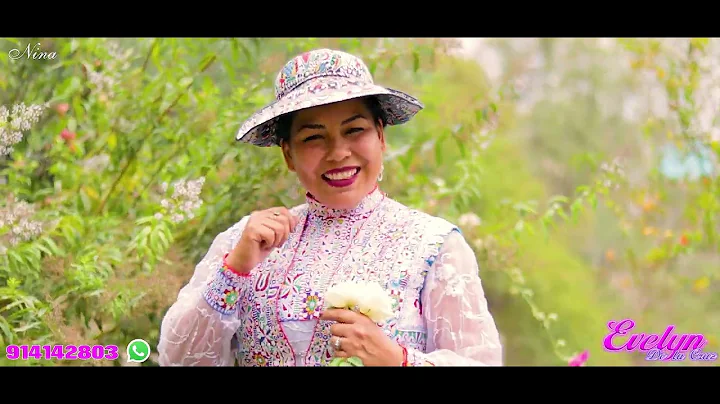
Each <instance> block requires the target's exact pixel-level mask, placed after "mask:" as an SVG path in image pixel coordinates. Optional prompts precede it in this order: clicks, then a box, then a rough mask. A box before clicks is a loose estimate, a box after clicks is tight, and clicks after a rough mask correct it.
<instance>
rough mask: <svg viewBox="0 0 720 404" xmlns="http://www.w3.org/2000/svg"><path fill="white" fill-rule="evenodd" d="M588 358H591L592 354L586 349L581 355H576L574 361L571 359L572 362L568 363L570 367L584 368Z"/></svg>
mask: <svg viewBox="0 0 720 404" xmlns="http://www.w3.org/2000/svg"><path fill="white" fill-rule="evenodd" d="M588 356H590V352H589V351H588V350H587V349H586V350H584V351H582V352H581V353H579V354H577V355H575V356H574V357H573V358H572V359H570V362H568V365H570V366H582V365H584V364H585V362H587V360H588Z"/></svg>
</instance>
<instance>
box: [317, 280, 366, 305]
mask: <svg viewBox="0 0 720 404" xmlns="http://www.w3.org/2000/svg"><path fill="white" fill-rule="evenodd" d="M360 288H361V286H360V285H359V284H357V283H354V282H343V283H339V284H337V285H335V286H333V287H331V288H330V289H328V291H327V292H326V293H325V302H327V304H328V305H329V307H332V308H335V309H350V310H353V309H355V307H356V306H357V305H358V303H359V299H358V293H359V292H360Z"/></svg>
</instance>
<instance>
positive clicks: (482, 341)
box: [408, 232, 503, 366]
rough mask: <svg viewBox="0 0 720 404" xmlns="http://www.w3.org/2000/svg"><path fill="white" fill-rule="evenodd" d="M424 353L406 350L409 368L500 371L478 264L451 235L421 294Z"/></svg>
mask: <svg viewBox="0 0 720 404" xmlns="http://www.w3.org/2000/svg"><path fill="white" fill-rule="evenodd" d="M421 300H422V307H423V316H424V319H425V323H426V324H427V328H428V346H427V353H423V352H420V351H418V350H415V349H408V366H502V360H503V356H502V346H501V344H500V336H499V334H498V331H497V327H496V325H495V320H494V319H493V317H492V314H490V312H489V311H488V305H487V300H486V297H485V292H484V290H483V287H482V282H481V280H480V276H479V274H478V264H477V260H476V257H475V254H474V253H473V251H472V249H471V248H470V246H469V245H468V244H467V242H466V241H465V238H464V237H463V236H462V235H461V234H460V233H459V232H452V233H451V234H450V235H449V236H448V238H447V240H446V242H445V244H444V245H443V247H442V249H441V251H440V253H439V255H438V258H437V260H436V261H435V264H434V266H433V268H432V269H431V270H430V272H429V273H428V275H427V277H426V279H425V285H424V287H423V291H422V294H421Z"/></svg>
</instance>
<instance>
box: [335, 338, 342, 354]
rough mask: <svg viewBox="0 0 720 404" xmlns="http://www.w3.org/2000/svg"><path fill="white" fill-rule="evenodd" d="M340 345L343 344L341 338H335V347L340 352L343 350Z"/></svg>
mask: <svg viewBox="0 0 720 404" xmlns="http://www.w3.org/2000/svg"><path fill="white" fill-rule="evenodd" d="M340 343H341V341H340V337H335V343H334V344H333V347H335V349H336V350H338V351H339V350H340V349H342V348H341V347H340Z"/></svg>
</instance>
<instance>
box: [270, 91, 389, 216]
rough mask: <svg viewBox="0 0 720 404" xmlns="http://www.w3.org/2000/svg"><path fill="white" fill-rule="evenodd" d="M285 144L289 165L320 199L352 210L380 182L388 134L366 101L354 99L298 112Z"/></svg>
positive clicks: (336, 207)
mask: <svg viewBox="0 0 720 404" xmlns="http://www.w3.org/2000/svg"><path fill="white" fill-rule="evenodd" d="M282 148H283V155H284V156H285V161H286V162H287V165H288V168H289V169H290V170H291V171H294V172H295V173H297V176H298V178H299V179H300V182H301V183H302V184H303V185H304V186H305V188H306V189H307V190H308V191H309V192H310V193H311V194H312V195H313V196H314V197H315V198H316V199H317V200H318V201H320V202H321V203H323V204H325V205H327V206H329V207H331V208H335V209H348V208H353V207H355V206H356V205H357V204H358V203H359V202H360V201H361V200H362V199H363V198H364V197H365V196H367V194H368V193H370V191H372V190H373V188H374V187H375V186H376V185H377V177H378V175H379V173H380V167H381V165H382V155H383V152H384V151H385V135H384V133H383V129H382V127H380V126H379V125H378V124H377V122H374V121H373V119H372V114H370V110H369V109H368V108H367V106H366V105H365V103H364V102H363V101H362V100H360V99H358V100H350V101H344V102H340V103H335V104H329V105H324V106H319V107H315V108H310V109H306V110H302V111H299V112H297V113H296V114H295V117H294V119H293V122H292V127H291V128H290V141H289V142H287V143H283V145H282Z"/></svg>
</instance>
